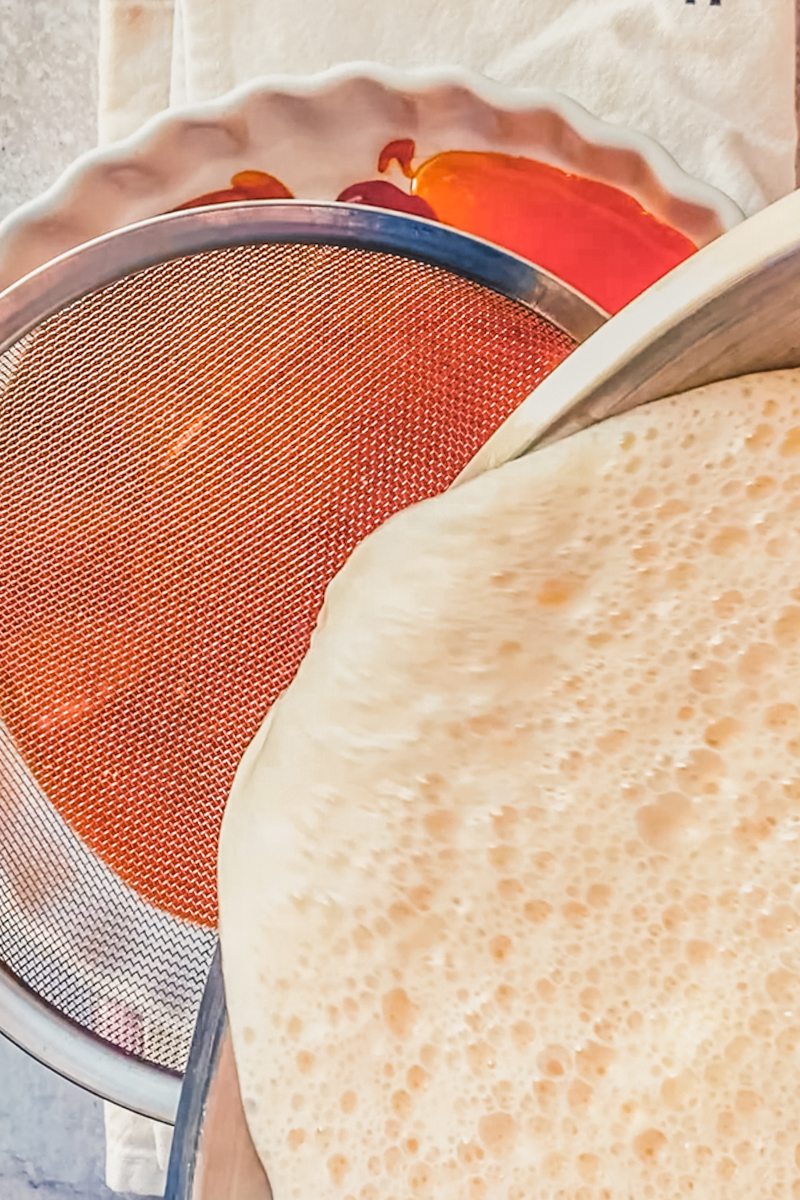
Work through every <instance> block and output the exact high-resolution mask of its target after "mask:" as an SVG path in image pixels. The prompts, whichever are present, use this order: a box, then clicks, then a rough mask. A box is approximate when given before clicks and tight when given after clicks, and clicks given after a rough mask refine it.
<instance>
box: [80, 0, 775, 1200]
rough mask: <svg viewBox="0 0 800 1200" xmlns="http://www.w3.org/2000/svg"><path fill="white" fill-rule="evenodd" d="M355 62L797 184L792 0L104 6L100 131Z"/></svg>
mask: <svg viewBox="0 0 800 1200" xmlns="http://www.w3.org/2000/svg"><path fill="white" fill-rule="evenodd" d="M353 60H373V61H379V62H382V63H385V64H388V65H392V66H426V65H427V66H436V65H439V66H452V65H458V66H462V67H468V68H471V69H472V70H475V71H480V72H482V73H483V74H485V75H488V76H490V77H492V78H493V79H496V80H499V81H500V82H503V83H508V84H519V85H536V86H544V87H551V88H556V89H557V90H559V91H561V92H565V93H566V94H567V95H569V96H572V97H573V98H574V99H576V100H578V101H580V103H582V104H583V105H585V106H586V107H587V108H588V109H590V110H591V111H592V112H595V113H597V114H598V115H599V116H602V117H605V118H607V119H608V120H610V121H617V122H620V123H622V124H625V125H628V126H630V127H632V128H635V129H639V130H641V131H643V132H645V133H648V134H650V135H651V136H652V137H654V138H655V139H656V140H657V141H658V142H660V143H661V145H662V146H664V147H666V149H668V150H669V151H670V152H671V154H672V155H673V156H674V157H675V158H676V159H677V161H678V162H679V163H680V165H681V166H682V167H684V169H685V170H687V171H688V172H689V173H690V174H692V175H695V176H697V177H698V178H701V179H704V180H706V181H707V182H708V183H712V184H715V185H716V186H717V187H718V188H721V189H722V190H723V191H724V192H727V193H728V194H729V195H730V196H731V197H733V199H734V200H736V201H737V202H738V203H739V204H740V205H741V206H742V207H743V208H744V209H745V211H746V212H753V211H755V210H756V209H758V208H760V207H762V206H763V205H764V204H766V203H768V202H769V201H771V200H775V199H777V198H778V197H779V196H782V195H784V194H785V193H786V192H788V191H791V189H792V188H793V187H794V186H795V148H796V141H797V127H796V120H795V90H794V89H795V0H759V2H758V3H753V0H436V2H432V0H403V3H402V4H386V3H383V4H381V3H379V2H378V0H335V2H332V0H301V3H300V4H289V3H281V0H101V40H100V112H99V130H100V136H101V140H103V141H109V140H114V139H116V138H119V137H123V136H126V135H127V134H129V133H132V132H133V131H134V130H136V129H138V127H139V126H140V125H141V124H142V122H143V121H144V120H146V119H147V118H148V117H150V116H152V115H154V114H155V113H156V112H158V111H159V110H161V109H162V108H164V107H166V106H167V105H169V104H183V103H187V102H188V103H194V102H197V101H201V100H206V99H210V98H212V97H214V96H217V95H220V94H221V93H223V92H225V91H227V90H229V89H230V88H232V87H234V86H236V84H239V83H242V82H244V81H245V80H247V79H250V78H253V77H254V76H257V75H263V74H269V73H271V72H277V73H280V74H292V73H298V74H299V73H303V72H309V71H317V70H321V69H323V68H325V67H328V66H332V65H334V64H336V63H341V62H347V61H353ZM106 1120H107V1130H108V1155H107V1158H108V1182H109V1186H110V1187H111V1188H112V1189H115V1190H120V1191H128V1192H133V1193H136V1192H138V1193H139V1194H142V1193H144V1194H148V1192H153V1193H155V1194H160V1193H161V1188H162V1187H163V1161H164V1156H165V1146H166V1141H167V1134H166V1132H165V1131H164V1129H163V1127H156V1126H153V1125H149V1124H148V1123H146V1122H143V1121H142V1119H141V1118H139V1117H133V1116H127V1114H122V1113H120V1112H118V1111H115V1110H113V1109H111V1108H109V1110H108V1112H107V1117H106Z"/></svg>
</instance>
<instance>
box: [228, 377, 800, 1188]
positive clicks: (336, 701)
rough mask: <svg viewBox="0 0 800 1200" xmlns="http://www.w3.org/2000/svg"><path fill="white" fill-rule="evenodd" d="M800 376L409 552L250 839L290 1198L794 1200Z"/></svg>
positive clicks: (231, 870)
mask: <svg viewBox="0 0 800 1200" xmlns="http://www.w3.org/2000/svg"><path fill="white" fill-rule="evenodd" d="M798 838H800V376H799V375H797V374H792V373H783V374H780V375H773V376H767V377H763V378H762V379H760V380H758V379H754V380H751V381H744V382H740V383H738V384H734V385H731V384H726V385H717V386H715V387H712V388H709V389H705V390H704V391H702V392H698V393H694V394H692V395H690V396H688V397H684V398H679V399H675V400H670V401H662V402H660V403H659V404H657V405H653V406H650V407H649V408H646V409H641V410H639V411H636V412H634V413H632V414H630V415H628V416H626V417H624V418H622V419H619V420H615V421H609V422H606V423H605V424H604V425H602V426H600V427H598V428H596V429H594V430H591V431H587V432H586V433H584V434H582V435H579V436H577V437H574V438H572V439H570V440H569V441H567V442H565V443H562V444H560V445H558V446H555V447H553V448H551V449H548V450H546V451H543V452H539V453H537V454H535V455H533V456H531V457H530V458H529V459H527V460H523V461H521V462H519V463H515V464H512V465H510V466H508V467H505V468H502V469H501V470H499V471H496V472H494V473H492V474H491V475H489V476H485V477H483V478H482V479H480V480H478V481H476V482H475V483H473V484H470V485H467V486H466V487H464V488H460V489H457V490H455V491H453V492H451V493H449V494H448V495H447V496H445V497H443V498H442V499H440V500H438V501H433V502H429V503H427V504H425V505H422V506H420V507H418V508H417V509H414V510H411V511H409V512H407V513H405V514H402V515H401V516H400V517H398V518H396V519H394V520H392V521H390V522H389V524H388V525H387V526H385V527H384V528H383V529H382V530H381V531H379V533H378V534H377V535H375V536H374V537H373V538H371V539H370V540H369V541H368V542H367V543H366V544H365V545H364V546H363V547H362V548H361V549H360V550H359V551H358V552H356V554H355V555H354V556H353V558H352V560H351V561H350V563H349V564H348V566H347V567H346V568H345V570H344V571H343V572H342V574H341V576H340V577H339V579H338V580H337V581H336V583H335V584H334V585H333V587H332V589H331V591H330V593H329V599H328V603H327V608H326V614H325V620H324V621H323V624H322V627H321V629H320V631H319V632H318V633H317V635H316V637H315V641H314V645H313V647H312V650H311V652H310V655H309V657H308V658H307V660H306V662H305V664H304V665H303V667H302V668H301V671H300V673H299V675H298V677H297V679H296V681H295V684H294V685H293V687H292V688H291V689H290V690H289V692H288V693H287V695H286V696H285V697H284V699H283V700H282V701H281V702H280V704H279V706H278V707H277V709H276V710H275V711H274V714H273V720H272V723H271V726H270V728H269V730H266V731H264V733H262V735H260V737H259V739H257V741H256V743H255V744H254V746H253V748H252V751H251V752H250V754H249V756H248V759H247V760H246V762H245V764H244V766H243V768H242V770H241V772H240V775H239V778H238V780H237V785H236V787H235V789H234V794H233V798H232V801H231V805H230V807H229V811H228V813H227V815H226V821H225V828H224V833H223V845H222V856H221V900H222V940H223V951H224V964H225V971H226V980H227V986H228V997H229V1007H230V1013H231V1019H232V1025H233V1031H234V1037H235V1047H236V1053H237V1060H238V1065H239V1071H240V1077H241V1083H242V1089H243V1095H244V1097H245V1102H246V1108H247V1113H248V1120H249V1122H250V1126H251V1130H252V1132H253V1135H254V1138H255V1141H256V1144H257V1147H258V1150H259V1153H260V1154H261V1157H262V1160H263V1161H264V1163H265V1164H266V1167H267V1170H268V1173H269V1176H270V1179H271V1181H272V1184H273V1189H274V1194H275V1196H276V1200H311V1198H313V1200H327V1198H330V1200H334V1198H337V1200H338V1198H342V1200H408V1198H409V1197H431V1198H436V1200H449V1198H451V1197H452V1198H453V1200H456V1198H459V1200H462V1198H463V1200H483V1198H484V1197H486V1198H488V1200H495V1198H497V1200H568V1198H569V1200H594V1198H609V1200H629V1198H635V1200H651V1198H652V1200H671V1198H673V1197H684V1196H693V1197H697V1198H702V1200H716V1198H720V1200H722V1198H724V1200H767V1198H775V1200H786V1198H787V1197H797V1196H800V1124H798V1118H797V1113H798V1102H799V1101H800V1083H798V1079H800V1075H799V1074H798V1067H799V1066H800V855H799V854H798Z"/></svg>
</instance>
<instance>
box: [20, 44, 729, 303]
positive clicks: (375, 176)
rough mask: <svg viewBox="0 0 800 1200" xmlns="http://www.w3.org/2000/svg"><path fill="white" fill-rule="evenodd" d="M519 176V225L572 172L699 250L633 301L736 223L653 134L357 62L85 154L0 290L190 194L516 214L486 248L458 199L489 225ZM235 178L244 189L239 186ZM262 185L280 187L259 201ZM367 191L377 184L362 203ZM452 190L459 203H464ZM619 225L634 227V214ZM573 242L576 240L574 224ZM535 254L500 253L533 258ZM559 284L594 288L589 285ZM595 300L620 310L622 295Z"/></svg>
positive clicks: (441, 214)
mask: <svg viewBox="0 0 800 1200" xmlns="http://www.w3.org/2000/svg"><path fill="white" fill-rule="evenodd" d="M520 163H522V166H521V167H520V165H519V164H520ZM487 164H488V165H487ZM526 164H530V167H529V166H527V165H526ZM553 168H555V169H556V173H555V174H554V173H553V171H552V169H553ZM509 170H510V171H511V173H512V178H511V181H510V183H509V177H508V171H509ZM520 170H521V171H522V173H523V174H525V173H526V172H527V173H528V175H529V176H530V171H531V170H533V172H534V174H533V175H532V176H530V177H529V178H526V179H525V180H523V184H524V186H523V185H522V184H520V186H522V191H521V192H520V193H519V195H517V197H516V200H515V201H514V203H515V204H516V206H517V209H518V210H519V208H520V205H521V206H522V213H523V218H524V217H525V211H526V209H525V206H526V205H530V204H531V203H533V205H534V207H535V205H536V204H537V203H538V199H539V198H540V197H541V196H542V195H543V194H545V193H546V192H547V188H548V187H550V185H551V184H552V183H553V181H554V180H555V183H556V188H555V191H554V192H553V195H552V196H551V200H552V205H553V206H555V207H556V208H557V220H559V219H560V218H559V217H558V213H560V212H561V211H562V209H561V208H559V207H558V206H559V205H562V206H563V197H562V196H561V195H560V194H559V192H558V188H559V187H560V186H561V181H562V180H561V173H562V172H565V173H566V174H567V175H568V176H570V177H571V178H573V179H574V178H575V177H578V178H579V179H580V180H581V181H582V182H583V185H586V186H588V187H589V188H590V189H591V195H590V196H589V197H588V203H589V205H590V207H591V206H593V207H594V209H597V207H598V205H599V208H600V209H602V208H603V206H604V205H607V203H608V200H609V197H611V203H612V207H613V204H614V203H616V201H615V200H614V197H613V193H615V194H616V196H617V197H619V196H621V197H622V200H621V201H620V203H622V205H623V208H624V206H625V205H626V204H627V205H628V206H629V208H630V211H631V212H632V213H633V216H634V218H635V217H636V213H635V212H634V210H638V211H639V212H641V210H642V209H643V210H645V212H646V214H648V215H649V219H651V220H652V222H653V226H654V227H655V225H656V224H657V225H659V226H661V227H666V228H667V229H668V230H669V231H671V233H674V235H675V237H676V238H678V239H685V240H686V242H687V244H688V243H691V245H690V246H689V247H688V249H686V250H685V251H683V252H680V243H677V244H678V245H679V251H675V248H674V246H673V247H672V249H671V250H669V251H668V253H667V259H665V260H664V261H663V262H661V260H659V262H660V265H659V264H656V266H655V267H648V266H645V268H644V274H643V275H642V277H641V279H639V277H637V278H636V279H635V280H634V281H633V283H632V284H631V283H630V282H628V283H627V284H626V285H625V288H627V292H631V293H632V294H636V292H638V291H639V290H641V288H642V285H644V286H646V285H647V283H649V282H652V281H653V279H654V278H655V277H658V275H660V274H663V273H664V270H665V269H669V265H671V260H670V261H668V260H669V255H670V254H671V255H672V256H673V258H674V257H675V254H676V253H677V258H676V259H675V261H677V260H678V259H679V258H680V257H685V256H686V254H687V253H690V252H691V249H692V248H693V247H700V246H703V245H705V244H706V243H708V242H709V241H712V240H713V239H714V238H715V237H717V236H718V235H719V234H720V233H722V232H723V231H724V230H725V229H728V228H730V227H731V226H732V225H734V224H736V223H737V222H738V221H739V220H740V219H741V216H742V214H741V212H740V211H739V209H738V208H737V206H736V205H735V204H734V203H733V201H731V200H730V199H728V198H727V197H726V196H724V195H723V194H722V193H720V192H719V191H717V190H716V189H715V188H713V187H710V186H709V185H707V184H705V183H702V182H700V181H698V180H695V179H692V178H690V177H689V176H688V175H687V174H686V173H685V172H684V171H682V170H681V168H680V167H679V166H678V165H677V163H675V161H674V160H673V159H672V158H671V157H670V156H669V155H668V154H667V153H666V151H664V150H663V149H661V148H660V147H659V146H658V145H656V144H655V143H654V142H653V141H651V140H650V139H649V138H647V137H645V136H644V135H642V134H639V133H636V132H633V131H632V130H628V129H624V128H622V127H620V126H617V125H612V124H609V123H607V122H604V121H601V120H599V119H598V118H596V117H594V116H592V115H591V114H589V113H588V112H587V111H586V110H585V109H583V108H582V107H581V106H580V105H578V104H576V103H575V102H574V101H572V100H569V99H568V98H566V97H565V96H562V95H559V94H558V93H556V92H552V91H546V90H536V89H525V90H519V89H511V88H507V87H503V86H501V85H499V84H495V83H492V82H490V81H489V80H486V79H483V78H481V77H479V76H476V75H472V74H469V73H467V72H463V71H431V70H425V71H418V72H409V71H395V70H388V69H384V68H379V67H376V66H372V65H363V64H355V65H352V66H348V67H343V68H337V69H334V70H331V71H327V72H324V73H322V74H319V75H316V76H311V77H308V78H300V77H288V76H287V77H271V78H265V79H260V80H256V81H254V82H252V83H249V84H247V85H246V86H244V87H242V88H240V89H238V90H236V91H234V92H231V93H230V94H228V95H227V96H224V97H222V98H221V99H219V100H217V101H214V102H212V103H207V104H203V105H201V106H198V107H195V108H190V109H185V110H170V111H168V112H165V113H164V114H162V115H161V116H159V117H157V118H155V119H154V120H152V121H150V122H149V123H148V124H147V125H145V126H144V128H143V129H142V130H141V131H140V132H138V133H137V134H136V135H134V136H133V137H131V138H128V139H126V140H125V141H123V142H120V143H118V144H116V145H114V146H110V147H106V148H102V149H99V150H96V151H94V152H92V153H90V154H88V155H86V156H84V157H83V158H81V159H79V160H78V161H77V162H76V163H75V164H74V165H73V166H72V167H71V168H70V169H69V170H68V171H67V172H66V173H65V174H64V175H63V176H62V177H61V178H60V179H59V180H58V182H57V183H56V184H55V185H54V186H53V187H52V188H50V190H49V191H47V192H45V193H44V194H43V195H42V196H41V197H39V198H38V199H36V200H34V201H32V202H31V203H29V204H26V205H23V206H22V207H21V208H19V209H17V210H16V212H14V213H12V214H11V216H10V217H8V218H7V219H6V220H5V221H4V222H3V223H2V225H0V288H3V287H6V286H8V285H9V284H10V283H12V282H13V281H14V280H16V279H18V278H19V277H21V276H22V275H24V274H27V273H28V272H29V271H31V270H33V269H34V268H36V267H38V266H40V265H41V264H42V263H44V262H46V261H47V260H49V259H51V258H53V257H55V256H57V255H59V254H62V253H63V252H65V251H67V250H69V249H71V248H73V247H74V246H76V245H78V244H80V243H82V242H85V241H88V240H90V239H92V238H95V237H97V236H99V235H101V234H104V233H107V232H109V231H111V230H113V229H117V228H120V227H121V226H123V225H127V224H130V223H132V222H134V221H138V220H141V219H143V218H146V217H150V216H153V215H156V214H158V213H161V212H165V211H169V210H171V209H174V208H178V207H182V206H184V205H186V204H187V203H189V202H192V201H196V200H197V198H201V199H204V200H206V201H207V200H209V199H210V200H217V201H218V200H226V199H230V200H235V199H237V198H242V197H244V198H254V197H258V196H259V195H260V196H262V197H263V198H267V197H269V196H276V197H279V196H282V197H285V196H286V195H287V194H288V195H291V196H294V197H297V198H298V199H312V200H313V199H323V200H336V199H338V198H341V199H348V200H351V201H352V200H355V201H356V202H367V203H373V204H377V205H378V206H379V207H401V208H405V209H406V211H416V212H417V213H418V215H423V216H424V215H433V216H434V217H438V219H440V220H442V221H444V223H446V224H452V225H456V226H457V227H459V228H466V231H467V232H472V233H476V234H477V235H479V236H483V237H488V238H489V240H497V241H498V242H501V243H502V241H503V240H504V238H505V233H504V231H505V229H506V228H510V226H511V225H512V224H513V221H511V222H509V221H508V220H506V219H505V217H504V219H503V220H502V221H500V223H499V225H498V226H497V228H498V229H499V232H498V233H496V234H495V237H494V239H493V237H492V234H493V229H494V228H495V227H494V226H492V224H491V222H490V223H489V225H488V227H487V226H486V224H485V222H484V224H483V225H481V226H480V227H479V228H475V227H469V225H470V220H469V219H466V224H465V219H464V218H463V212H464V208H465V204H466V206H467V208H469V206H470V205H471V206H472V211H473V213H474V212H481V213H483V214H484V216H485V215H486V214H487V213H489V212H492V211H494V212H497V211H499V209H498V196H500V202H501V203H500V207H501V208H502V204H503V203H504V202H505V197H506V196H507V195H508V189H509V187H510V188H511V189H512V190H513V189H514V188H515V187H516V186H517V183H518V182H519V181H518V180H517V177H516V176H517V174H518V173H519V171H520ZM465 171H466V175H465ZM476 171H477V176H476ZM537 171H538V175H537V174H536V172H537ZM242 172H244V173H245V174H244V175H242V174H241V173H242ZM482 172H483V174H481V173H482ZM543 172H544V175H543ZM504 173H505V174H504ZM234 177H238V178H237V180H236V181H235V184H237V183H238V184H240V185H243V186H239V187H238V188H237V187H236V186H235V185H234V188H233V191H231V181H232V180H234ZM476 178H477V180H478V182H477V183H476ZM265 179H266V180H267V181H270V180H271V181H272V183H271V184H270V183H268V184H267V189H266V192H264V190H263V183H264V180H265ZM543 179H544V183H543ZM364 183H367V184H368V185H370V187H371V188H372V192H371V194H369V189H368V194H367V196H366V199H365V198H364V195H363V185H364ZM259 184H261V191H260V192H259ZM374 185H377V187H376V186H374ZM459 186H460V187H461V192H458V187H459ZM453 187H455V188H456V192H455V193H454V192H453V190H452V189H453ZM543 187H544V192H543ZM426 188H427V189H428V195H429V196H431V195H432V196H433V204H432V207H433V209H437V208H439V209H440V210H442V209H443V211H438V212H436V211H434V212H433V213H432V214H426V212H425V211H421V209H420V204H419V201H420V200H422V202H423V208H424V205H425V204H426V203H427V200H426V199H425V194H426ZM254 189H255V190H254ZM492 189H493V190H492ZM526 189H527V190H526ZM598 189H599V190H598ZM217 193H222V194H221V195H218V194H217ZM209 194H211V195H210V196H209ZM454 194H457V195H458V196H460V197H461V199H460V200H459V201H458V203H457V204H456V205H455V207H454V206H453V204H452V203H451V200H452V197H453V195H454ZM387 195H388V197H389V203H386V197H387ZM398 198H399V202H398ZM531 198H533V199H532V200H531ZM567 200H569V196H567ZM462 201H463V203H462ZM458 204H461V207H460V208H459V207H458ZM429 207H431V205H429ZM550 215H551V216H552V213H551V214H550ZM517 216H519V213H517ZM617 216H619V214H617ZM622 216H623V217H624V218H625V219H626V220H627V216H628V210H627V209H626V210H625V212H623V214H622ZM614 220H616V217H615V218H614ZM479 224H480V222H479ZM495 224H497V223H495ZM562 225H563V228H564V229H565V230H567V225H566V224H563V223H562ZM561 228H562V226H559V229H561ZM564 236H565V238H566V240H567V241H571V240H572V234H571V233H570V232H569V230H567V232H566V233H565V234H564ZM512 240H513V239H512ZM517 242H519V240H518V239H517ZM550 242H552V235H550V236H549V237H548V238H547V239H546V244H549V243H550ZM604 242H605V235H599V236H598V237H596V238H595V240H594V242H591V243H590V252H589V253H588V254H586V253H584V254H582V255H581V259H582V261H583V263H589V264H590V263H591V261H592V260H593V258H594V257H595V253H594V249H593V247H594V246H596V245H597V246H599V245H602V244H603V243H604ZM536 245H537V244H536V243H535V241H534V243H533V244H530V243H528V242H524V243H523V244H522V245H520V244H514V245H508V244H507V248H509V249H513V250H515V251H517V252H518V253H523V254H525V256H526V257H529V258H533V259H534V260H535V259H536V258H537V257H541V256H540V255H539V256H537V254H536ZM573 251H574V252H575V253H577V252H578V250H576V249H575V247H573ZM539 265H542V266H547V265H548V264H546V263H544V262H540V264H539ZM555 266H556V267H557V266H558V264H557V263H556V264H555ZM550 269H553V264H550ZM555 273H556V274H558V273H559V272H558V270H556V271H555ZM578 274H580V268H579V269H578ZM562 277H563V278H565V279H566V281H567V282H570V283H571V284H572V285H573V286H575V287H577V288H579V289H582V290H584V291H587V292H588V293H589V294H590V295H591V288H590V287H589V288H587V287H586V281H585V280H583V279H580V278H579V279H575V278H573V279H569V278H566V274H564V273H562ZM582 285H583V286H582ZM625 288H623V291H625ZM627 292H626V298H630V297H628V296H627ZM592 298H593V299H595V300H596V301H597V302H598V303H600V304H601V305H602V306H603V307H606V308H613V307H619V304H618V303H614V302H613V301H614V300H615V298H616V297H615V296H611V297H610V298H609V297H604V296H603V295H595V296H593V297H592ZM604 301H605V303H604ZM609 301H611V302H609Z"/></svg>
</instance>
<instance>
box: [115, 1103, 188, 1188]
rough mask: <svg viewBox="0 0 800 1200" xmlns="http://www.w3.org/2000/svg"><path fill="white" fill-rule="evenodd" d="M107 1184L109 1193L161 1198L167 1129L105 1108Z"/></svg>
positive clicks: (123, 1111)
mask: <svg viewBox="0 0 800 1200" xmlns="http://www.w3.org/2000/svg"><path fill="white" fill-rule="evenodd" d="M104 1108H105V1126H106V1183H107V1184H108V1186H109V1188H110V1189H111V1191H112V1192H125V1193H128V1194H130V1195H133V1196H163V1195H164V1182H165V1179H166V1169H167V1160H168V1159H169V1148H170V1142H171V1140H172V1130H171V1129H170V1127H169V1126H168V1125H161V1124H160V1123H159V1122H157V1121H148V1120H147V1119H146V1118H145V1117H140V1116H138V1115H137V1114H136V1113H131V1112H128V1111H127V1110H126V1109H124V1108H115V1106H114V1105H113V1104H106V1105H105V1106H104Z"/></svg>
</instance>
